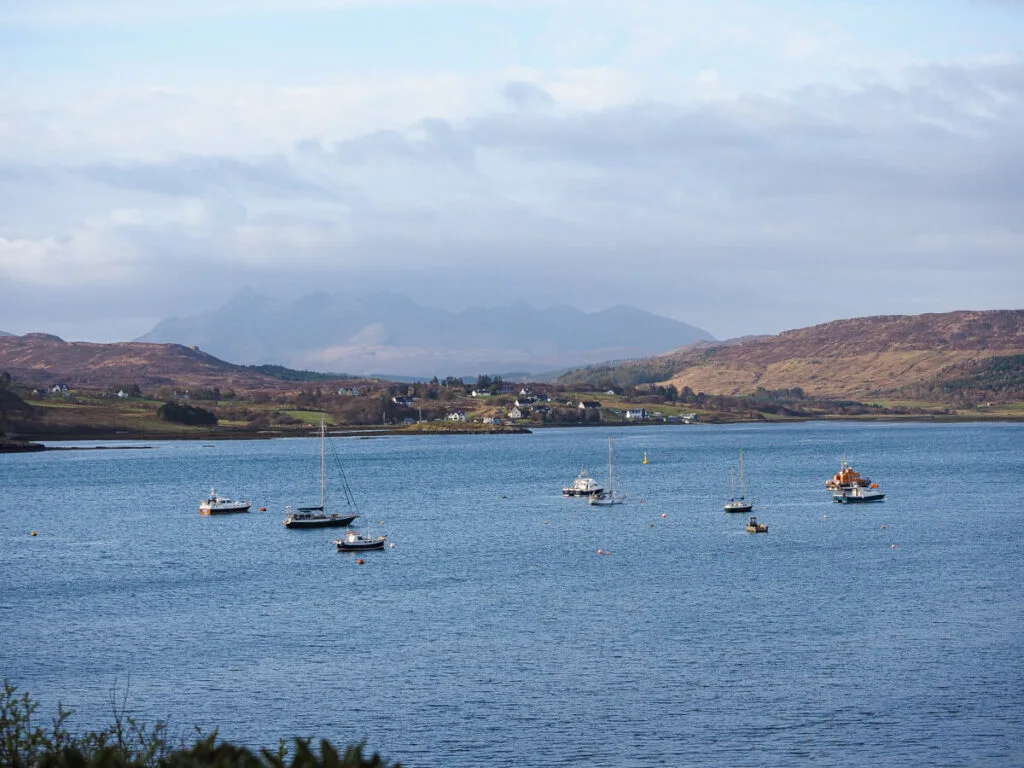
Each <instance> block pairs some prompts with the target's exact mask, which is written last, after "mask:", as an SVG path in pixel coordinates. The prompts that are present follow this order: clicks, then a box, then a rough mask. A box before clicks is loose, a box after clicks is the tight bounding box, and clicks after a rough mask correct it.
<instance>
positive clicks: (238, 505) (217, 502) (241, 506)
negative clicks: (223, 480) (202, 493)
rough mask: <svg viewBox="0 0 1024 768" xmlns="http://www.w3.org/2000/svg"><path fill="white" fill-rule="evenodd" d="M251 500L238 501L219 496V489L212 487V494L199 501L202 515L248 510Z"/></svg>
mask: <svg viewBox="0 0 1024 768" xmlns="http://www.w3.org/2000/svg"><path fill="white" fill-rule="evenodd" d="M251 506H252V502H251V501H236V500H234V499H229V498H227V497H226V496H218V495H217V491H216V490H214V489H213V488H211V489H210V495H209V496H208V497H207V498H205V499H203V500H202V501H201V502H199V514H200V515H230V514H233V513H236V512H248V511H249V507H251Z"/></svg>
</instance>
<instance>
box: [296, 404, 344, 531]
mask: <svg viewBox="0 0 1024 768" xmlns="http://www.w3.org/2000/svg"><path fill="white" fill-rule="evenodd" d="M326 441H327V426H326V423H325V422H324V420H323V419H321V420H320V504H319V505H318V506H310V507H299V508H298V509H296V510H292V508H291V507H287V508H286V513H287V514H286V515H285V518H284V527H285V528H347V527H348V526H349V525H351V524H352V521H353V520H355V519H356V518H357V517H359V513H358V512H356V513H354V514H343V515H339V514H337V513H330V514H328V513H327V511H326V508H325V506H324V505H325V499H326V488H327V459H326V450H325V446H326ZM333 447H334V446H333V444H332V446H331V448H332V449H333ZM335 458H337V456H335ZM338 471H339V472H340V474H341V485H342V490H343V491H344V495H345V502H346V504H347V505H348V507H349V508H350V509H353V510H354V509H356V505H355V498H354V497H353V496H352V490H351V489H350V488H349V486H348V480H347V479H346V478H345V473H344V470H342V469H341V462H338Z"/></svg>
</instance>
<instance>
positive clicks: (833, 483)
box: [825, 453, 871, 491]
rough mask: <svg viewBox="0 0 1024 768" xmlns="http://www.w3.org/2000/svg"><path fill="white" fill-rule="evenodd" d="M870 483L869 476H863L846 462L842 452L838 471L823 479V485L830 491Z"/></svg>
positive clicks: (860, 486) (865, 486)
mask: <svg viewBox="0 0 1024 768" xmlns="http://www.w3.org/2000/svg"><path fill="white" fill-rule="evenodd" d="M870 485H871V478H870V477H864V476H863V475H861V473H860V472H858V471H857V470H855V469H854V468H853V467H851V466H850V465H849V464H847V462H846V454H845V453H844V454H843V455H842V457H840V459H839V471H838V472H837V473H836V474H835V475H834V476H832V477H830V478H829V479H828V480H826V481H825V487H826V488H828V489H829V490H830V491H845V490H849V489H852V488H867V487H869V486H870Z"/></svg>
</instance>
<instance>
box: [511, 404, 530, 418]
mask: <svg viewBox="0 0 1024 768" xmlns="http://www.w3.org/2000/svg"><path fill="white" fill-rule="evenodd" d="M529 415H530V409H529V408H520V407H519V406H518V405H517V406H516V407H515V408H513V409H512V410H511V411H509V412H508V417H509V418H510V419H525V418H526V417H527V416H529Z"/></svg>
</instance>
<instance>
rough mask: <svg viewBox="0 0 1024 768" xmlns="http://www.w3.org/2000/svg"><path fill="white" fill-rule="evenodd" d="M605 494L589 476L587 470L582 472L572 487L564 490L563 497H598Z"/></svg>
mask: <svg viewBox="0 0 1024 768" xmlns="http://www.w3.org/2000/svg"><path fill="white" fill-rule="evenodd" d="M603 492H604V488H602V487H601V486H600V485H599V484H598V483H597V481H596V480H594V478H592V477H590V476H589V475H588V474H587V470H585V469H584V470H581V471H580V473H579V475H577V477H576V479H575V480H573V481H572V485H570V486H567V487H565V488H563V489H562V495H563V496H597V495H599V494H601V493H603Z"/></svg>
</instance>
